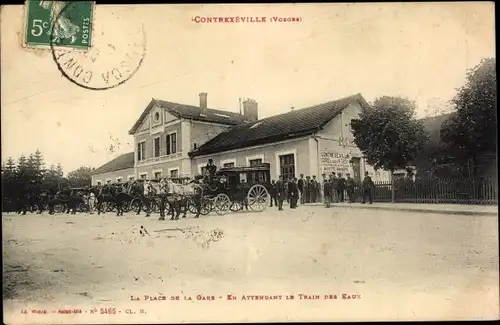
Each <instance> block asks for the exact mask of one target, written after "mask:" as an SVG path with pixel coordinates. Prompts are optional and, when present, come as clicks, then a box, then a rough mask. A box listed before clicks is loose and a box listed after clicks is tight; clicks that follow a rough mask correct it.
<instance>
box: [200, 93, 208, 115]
mask: <svg viewBox="0 0 500 325" xmlns="http://www.w3.org/2000/svg"><path fill="white" fill-rule="evenodd" d="M200 115H205V116H206V115H207V93H200Z"/></svg>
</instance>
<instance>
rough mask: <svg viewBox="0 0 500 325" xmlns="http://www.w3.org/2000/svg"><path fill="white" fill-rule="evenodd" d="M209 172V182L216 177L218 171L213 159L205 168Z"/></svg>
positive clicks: (209, 160)
mask: <svg viewBox="0 0 500 325" xmlns="http://www.w3.org/2000/svg"><path fill="white" fill-rule="evenodd" d="M205 168H206V169H207V172H208V177H209V181H212V179H213V178H214V176H215V172H216V171H217V166H215V164H214V161H213V159H208V164H207V165H206V166H205Z"/></svg>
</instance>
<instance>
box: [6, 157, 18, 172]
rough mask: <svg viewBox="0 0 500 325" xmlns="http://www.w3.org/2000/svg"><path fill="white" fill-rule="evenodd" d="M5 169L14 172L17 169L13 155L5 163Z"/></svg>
mask: <svg viewBox="0 0 500 325" xmlns="http://www.w3.org/2000/svg"><path fill="white" fill-rule="evenodd" d="M4 169H5V171H10V172H14V171H15V169H16V162H15V161H14V159H12V157H9V158H8V159H7V161H6V162H5V165H4Z"/></svg>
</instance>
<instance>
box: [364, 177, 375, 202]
mask: <svg viewBox="0 0 500 325" xmlns="http://www.w3.org/2000/svg"><path fill="white" fill-rule="evenodd" d="M374 189H375V184H374V183H373V181H372V178H371V177H370V176H368V172H365V178H364V179H363V202H361V203H363V204H365V203H366V197H368V202H369V203H370V204H372V203H373V190H374Z"/></svg>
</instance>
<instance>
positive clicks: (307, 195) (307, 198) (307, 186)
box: [304, 176, 311, 203]
mask: <svg viewBox="0 0 500 325" xmlns="http://www.w3.org/2000/svg"><path fill="white" fill-rule="evenodd" d="M304 196H305V200H304V203H311V177H310V176H306V181H305V182H304Z"/></svg>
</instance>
